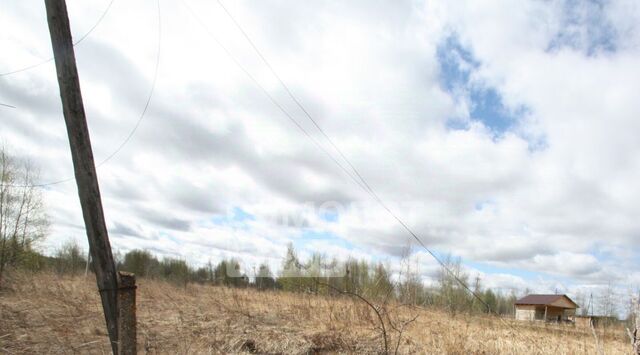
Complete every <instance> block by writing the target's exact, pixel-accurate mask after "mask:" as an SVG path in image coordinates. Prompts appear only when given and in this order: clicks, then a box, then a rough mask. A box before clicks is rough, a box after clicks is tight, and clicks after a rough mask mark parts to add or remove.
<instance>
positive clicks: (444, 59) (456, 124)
mask: <svg viewBox="0 0 640 355" xmlns="http://www.w3.org/2000/svg"><path fill="white" fill-rule="evenodd" d="M437 56H438V61H439V64H440V74H441V76H440V85H441V87H442V88H443V89H444V90H446V91H447V92H449V93H450V94H451V95H453V96H454V98H455V99H456V100H464V101H467V102H468V106H469V117H462V118H451V119H450V120H448V122H447V128H449V129H452V130H456V129H468V124H469V121H467V119H470V120H472V121H477V122H481V123H482V124H483V125H484V126H485V127H487V128H488V129H490V130H491V131H492V132H493V133H494V135H496V136H501V135H502V134H503V133H504V132H506V131H508V130H509V129H511V128H512V127H513V126H514V125H515V124H516V123H517V122H518V117H521V116H522V115H524V114H525V113H526V112H527V109H526V108H524V107H522V108H519V109H517V110H516V111H515V112H511V111H510V110H509V109H508V108H507V107H506V106H505V105H504V103H503V100H502V96H501V95H500V93H499V92H498V91H497V90H496V89H495V88H493V87H489V86H486V85H485V84H484V83H482V82H478V81H477V80H474V79H473V77H472V74H473V72H474V71H475V70H477V69H478V68H479V67H480V62H479V61H478V60H477V59H475V58H474V57H473V54H472V53H471V51H470V50H468V49H466V48H464V47H463V46H462V45H461V43H460V41H459V40H458V38H457V37H456V36H449V37H448V38H447V39H446V40H445V41H444V42H443V43H442V44H441V45H440V46H439V48H438V53H437Z"/></svg>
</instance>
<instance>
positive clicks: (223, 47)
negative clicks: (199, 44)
mask: <svg viewBox="0 0 640 355" xmlns="http://www.w3.org/2000/svg"><path fill="white" fill-rule="evenodd" d="M182 4H183V5H184V6H185V8H186V9H187V10H188V11H189V13H190V14H191V16H192V17H193V18H194V19H195V20H196V22H198V24H199V25H200V26H201V27H202V28H203V29H204V30H205V33H206V34H207V35H209V37H211V38H212V39H213V40H214V41H215V42H216V43H217V44H218V45H219V46H220V47H221V48H222V50H223V51H224V52H225V53H226V54H227V56H228V57H229V58H230V59H231V60H232V61H233V63H234V64H235V65H236V66H237V67H238V68H240V70H242V72H243V73H244V74H245V75H246V76H247V77H249V79H251V81H252V82H253V83H254V84H255V85H256V86H257V87H258V88H260V90H261V91H262V92H263V93H264V95H265V96H267V98H268V99H269V101H271V103H273V104H274V105H275V106H276V107H277V108H278V109H279V110H280V111H281V112H282V113H283V114H284V115H285V116H286V117H287V118H288V119H289V121H291V122H292V123H293V124H294V125H295V126H296V127H297V128H298V129H299V130H300V131H301V132H302V134H304V135H305V136H306V137H307V138H309V139H310V140H311V141H312V142H313V144H314V145H315V146H316V147H317V148H318V149H320V150H321V151H322V152H323V153H324V154H325V155H326V156H327V157H328V158H329V159H331V160H332V161H333V162H334V163H335V164H336V165H338V167H339V168H340V169H341V170H342V171H343V172H344V173H345V174H347V176H349V177H350V178H351V179H352V180H353V181H354V182H355V183H356V184H357V185H358V186H360V187H361V188H363V189H365V190H366V188H365V186H363V185H362V183H361V182H360V181H358V179H357V178H356V177H355V176H354V175H353V174H352V173H351V172H349V170H348V169H347V168H345V167H344V166H343V165H342V164H341V163H340V162H339V161H338V160H336V158H335V157H334V156H333V155H331V153H330V152H328V151H327V150H326V149H325V148H324V147H323V146H322V145H321V144H320V143H319V142H318V141H317V140H316V139H315V138H313V136H312V135H311V134H310V133H309V132H308V131H307V130H306V129H304V127H302V125H300V123H299V122H298V121H297V120H296V119H295V118H294V117H293V116H292V115H291V114H290V113H289V112H288V111H287V110H286V109H285V108H284V107H283V106H282V105H280V103H279V102H278V101H277V100H276V99H275V98H274V97H273V96H272V95H271V94H270V93H269V91H267V89H265V87H264V86H262V84H260V82H259V81H258V80H257V79H256V78H255V77H254V76H253V75H252V74H251V73H250V72H249V71H248V70H247V69H246V68H245V67H244V66H243V65H242V64H241V63H240V62H239V61H238V60H237V59H236V58H235V57H234V56H233V54H232V53H231V51H230V50H229V49H228V48H227V47H226V46H225V45H224V44H223V43H222V42H221V41H220V40H219V39H218V37H216V36H215V35H214V34H213V32H211V31H210V30H209V28H208V27H207V26H206V25H205V24H204V22H202V20H201V19H200V17H199V16H198V15H197V14H196V13H195V12H194V11H193V9H191V7H190V6H189V4H187V3H186V2H185V1H184V0H182Z"/></svg>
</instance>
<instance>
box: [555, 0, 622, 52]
mask: <svg viewBox="0 0 640 355" xmlns="http://www.w3.org/2000/svg"><path fill="white" fill-rule="evenodd" d="M605 6H606V1H602V0H586V1H585V0H566V1H565V2H564V4H563V17H562V22H561V25H560V27H561V30H559V31H558V33H556V35H555V36H554V38H553V39H552V40H551V42H550V43H549V45H548V47H547V52H554V51H558V50H561V49H564V48H571V49H574V50H579V51H584V53H585V54H586V55H587V56H594V55H597V54H599V53H612V52H615V51H616V50H617V43H616V42H617V38H618V34H617V32H616V29H615V27H614V26H613V24H612V23H611V21H610V20H609V19H608V18H607V14H606V13H605Z"/></svg>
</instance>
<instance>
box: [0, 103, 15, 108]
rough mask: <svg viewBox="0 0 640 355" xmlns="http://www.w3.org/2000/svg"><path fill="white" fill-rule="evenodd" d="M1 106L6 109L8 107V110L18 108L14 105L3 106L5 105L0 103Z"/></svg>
mask: <svg viewBox="0 0 640 355" xmlns="http://www.w3.org/2000/svg"><path fill="white" fill-rule="evenodd" d="M0 106H4V107H8V108H16V107H15V106H13V105H8V104H3V103H0Z"/></svg>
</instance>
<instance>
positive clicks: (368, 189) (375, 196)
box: [216, 0, 493, 312]
mask: <svg viewBox="0 0 640 355" xmlns="http://www.w3.org/2000/svg"><path fill="white" fill-rule="evenodd" d="M216 2H217V3H218V5H220V7H221V8H222V9H223V10H224V12H225V13H226V14H227V16H229V18H230V19H231V21H232V22H233V23H234V24H235V26H236V27H237V28H238V30H239V31H240V32H241V33H242V35H243V36H244V38H245V39H246V40H247V42H248V43H249V44H250V46H251V47H252V48H253V50H254V51H255V52H256V53H257V55H258V57H260V59H261V60H262V61H263V62H264V64H265V65H266V67H267V68H268V69H269V71H270V72H271V73H272V74H273V76H274V77H275V78H276V79H277V80H278V81H279V83H280V85H281V86H282V87H283V88H284V90H285V91H286V92H287V94H288V95H289V97H290V98H291V99H292V100H293V102H295V104H296V105H297V106H298V107H299V108H300V110H301V111H302V112H304V114H305V116H306V117H307V119H309V120H310V121H311V122H312V123H313V125H314V126H315V127H316V128H317V129H318V131H319V132H320V133H321V134H322V136H324V137H325V139H326V140H327V141H328V142H329V144H330V145H331V146H332V147H333V149H334V150H335V151H336V152H337V153H338V154H339V155H340V157H342V159H343V160H344V161H345V162H346V163H347V165H348V166H349V167H350V168H351V169H352V171H353V172H354V174H355V176H357V177H358V179H359V180H360V182H361V184H359V185H360V186H361V188H363V189H364V190H365V192H367V193H369V195H370V196H371V197H373V199H374V200H376V201H377V202H378V204H379V205H380V206H381V207H382V208H383V209H384V210H386V211H387V213H388V214H389V215H391V217H393V219H395V220H396V221H397V222H398V223H399V224H400V225H401V226H402V227H403V228H404V229H405V230H406V231H407V232H408V233H409V234H410V235H411V236H412V237H413V239H415V240H416V241H417V242H418V244H420V246H422V248H423V249H425V250H426V251H427V252H428V253H429V255H431V256H432V257H433V258H434V259H435V260H436V262H437V263H438V264H440V266H441V267H443V268H444V269H445V270H446V271H447V272H448V273H449V275H451V276H452V277H453V278H454V279H455V280H456V282H458V283H459V284H460V285H461V286H462V287H463V288H465V289H466V290H467V291H468V292H470V293H471V295H473V296H474V297H475V298H476V299H478V300H479V301H480V302H481V303H482V304H483V305H484V306H485V307H486V308H487V310H489V311H490V312H491V311H493V310H491V308H490V306H489V305H488V304H487V303H486V302H485V301H484V300H483V299H482V298H481V297H480V296H479V295H478V294H476V292H475V291H473V290H472V289H471V288H470V287H469V286H468V285H467V284H466V283H465V282H464V281H463V280H461V279H460V278H459V276H458V275H456V274H455V273H454V272H453V271H452V270H451V269H450V268H449V267H448V266H447V265H446V264H445V263H444V262H443V261H442V260H441V259H440V258H439V257H438V256H437V255H436V254H435V253H434V252H433V251H432V250H431V249H430V248H428V247H427V246H426V244H425V243H424V242H423V241H422V239H421V238H420V237H418V235H417V234H416V233H415V232H414V231H413V230H412V229H411V228H409V226H408V225H407V224H406V223H405V222H404V221H403V220H402V219H400V217H398V215H397V214H395V213H394V212H393V211H392V210H391V209H390V208H389V207H388V206H387V204H386V203H384V201H383V200H382V199H381V198H380V197H379V196H378V194H376V192H375V191H374V190H373V189H372V188H371V186H370V185H369V183H368V182H367V180H366V179H365V178H364V177H363V176H362V174H361V173H360V172H359V171H358V169H356V167H355V166H354V165H353V163H351V161H350V160H349V159H348V158H347V156H346V155H345V154H344V153H343V152H342V150H341V149H340V148H339V147H338V146H337V145H336V144H335V143H334V142H333V140H332V139H331V138H330V137H329V135H328V134H327V133H326V132H325V131H324V130H323V129H322V127H320V125H319V124H318V122H317V121H316V120H315V119H314V118H313V117H312V116H311V114H310V113H309V111H308V110H307V109H306V108H305V107H304V105H302V103H301V102H300V100H298V99H297V98H296V96H295V95H294V94H293V92H292V91H291V90H290V89H289V87H288V85H287V84H286V83H285V82H284V80H282V78H281V77H280V75H278V73H277V72H276V71H275V69H274V68H273V66H272V65H271V64H270V63H269V61H268V60H267V59H266V57H265V56H264V55H263V54H262V52H261V51H260V49H258V47H257V46H256V45H255V43H254V42H253V40H252V39H251V38H250V37H249V35H248V34H247V32H246V31H245V30H244V29H243V28H242V26H241V25H240V23H239V22H238V21H237V20H236V19H235V17H234V16H233V14H231V12H230V11H229V10H227V8H226V7H225V6H224V4H223V3H222V1H221V0H216Z"/></svg>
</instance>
